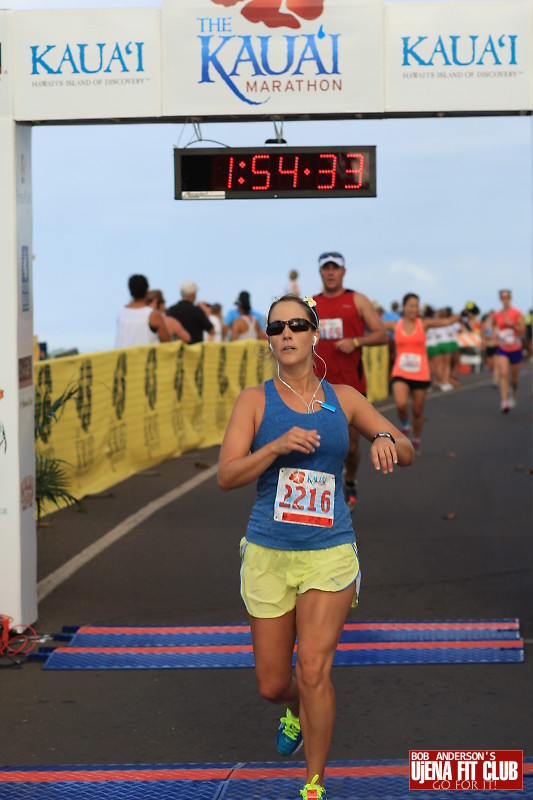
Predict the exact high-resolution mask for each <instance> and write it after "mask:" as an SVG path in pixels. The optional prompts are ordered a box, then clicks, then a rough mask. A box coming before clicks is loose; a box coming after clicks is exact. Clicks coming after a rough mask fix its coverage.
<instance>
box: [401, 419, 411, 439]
mask: <svg viewBox="0 0 533 800" xmlns="http://www.w3.org/2000/svg"><path fill="white" fill-rule="evenodd" d="M410 431H411V426H410V425H409V423H408V422H402V433H403V435H404V436H409V433H410Z"/></svg>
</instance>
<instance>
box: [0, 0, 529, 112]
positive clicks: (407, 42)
mask: <svg viewBox="0 0 533 800" xmlns="http://www.w3.org/2000/svg"><path fill="white" fill-rule="evenodd" d="M532 42H533V5H532V3H531V2H530V0H505V2H504V1H503V0H502V1H501V2H499V1H498V0H490V2H489V0H488V1H487V2H472V1H471V0H465V2H459V1H458V2H451V0H446V1H444V2H431V3H383V2H382V0H350V2H348V0H283V2H282V0H276V2H274V0H269V2H265V0H179V2H177V0H162V8H161V9H112V10H87V11H46V12H45V11H38V12H35V11H31V12H30V11H25V12H24V11H21V12H0V118H2V117H8V118H13V119H15V120H16V121H18V122H26V121H27V122H39V121H43V122H45V121H58V122H60V121H62V120H64V121H69V120H78V121H84V120H131V119H138V120H142V119H147V118H149V119H158V118H159V119H161V118H162V119H170V118H173V119H187V118H190V117H200V118H204V119H213V118H221V119H235V118H243V117H251V118H254V117H272V116H279V117H284V116H285V117H289V116H290V117H295V116H298V115H300V116H302V117H306V118H312V117H315V118H316V117H325V118H327V117H334V116H335V115H338V116H350V115H361V116H384V117H386V116H389V115H395V114H398V115H400V116H401V115H411V114H436V113H473V114H475V113H491V112H495V113H500V112H506V111H508V112H520V111H531V108H532V106H533V58H532V49H533V48H532ZM10 62H11V63H10Z"/></svg>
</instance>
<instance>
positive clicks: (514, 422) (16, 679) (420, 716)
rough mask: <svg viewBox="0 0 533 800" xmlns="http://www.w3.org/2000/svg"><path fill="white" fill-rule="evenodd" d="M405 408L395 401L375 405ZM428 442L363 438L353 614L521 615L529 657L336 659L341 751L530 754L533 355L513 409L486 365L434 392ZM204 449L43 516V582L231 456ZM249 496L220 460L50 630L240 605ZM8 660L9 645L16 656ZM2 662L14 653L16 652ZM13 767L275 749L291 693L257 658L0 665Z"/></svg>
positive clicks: (86, 584)
mask: <svg viewBox="0 0 533 800" xmlns="http://www.w3.org/2000/svg"><path fill="white" fill-rule="evenodd" d="M380 405H381V407H384V408H385V411H384V413H385V414H386V415H388V416H390V418H391V419H392V420H396V416H395V412H394V411H393V409H392V408H391V405H390V403H388V404H387V403H385V404H383V403H382V404H380ZM426 411H427V421H426V427H425V430H424V434H423V440H422V446H423V454H422V456H421V457H420V458H417V459H416V462H415V464H414V465H413V466H412V467H410V468H409V469H398V470H395V472H394V474H393V475H392V476H387V477H384V476H382V475H378V474H377V473H375V471H374V470H373V469H372V468H371V465H370V462H369V460H368V458H367V451H368V448H367V447H366V446H365V449H364V457H363V463H362V466H361V469H360V478H359V494H360V503H359V506H358V508H357V510H356V513H355V517H354V519H355V525H356V533H357V538H358V544H359V551H360V557H361V562H362V572H363V584H362V593H361V602H360V606H359V608H358V609H357V611H355V612H353V614H352V616H353V618H354V619H357V620H405V619H486V618H493V617H518V618H519V619H520V626H521V633H522V635H523V636H524V638H525V639H526V659H525V663H523V664H478V665H476V664H472V665H466V664H463V665H461V664H459V665H443V664H440V665H405V666H394V665H390V666H364V667H337V668H335V669H334V670H333V681H334V684H335V688H336V692H337V705H338V708H337V725H336V729H335V735H334V740H333V744H332V749H331V752H330V759H331V760H337V759H350V760H352V759H384V758H393V759H397V758H401V759H403V758H407V756H408V750H409V749H412V748H455V749H463V748H476V749H482V748H484V749H487V748H490V749H523V750H524V755H529V756H533V724H532V718H533V536H532V505H531V496H532V495H531V480H532V477H531V468H532V466H533V463H532V452H531V442H532V436H531V434H532V418H531V368H530V367H529V366H528V367H525V368H524V370H523V373H522V377H521V391H520V396H519V401H518V406H517V408H516V409H515V410H514V411H512V412H511V413H510V414H509V415H502V414H501V413H500V411H499V404H498V398H497V392H496V391H495V390H494V389H492V388H491V386H490V381H489V378H488V377H487V376H486V375H472V376H467V377H466V378H465V380H464V384H463V387H462V388H460V389H457V390H455V391H454V392H449V393H447V394H441V393H432V394H431V395H430V396H429V399H428V403H427V407H426ZM217 455H218V449H217V448H211V449H208V450H202V451H196V452H194V453H189V454H187V455H185V456H183V457H181V458H179V459H176V460H174V461H170V462H166V463H164V464H161V465H159V466H158V467H156V468H154V469H153V470H150V471H148V472H146V473H141V474H139V475H136V476H134V477H133V478H131V479H129V480H127V481H125V482H123V483H122V484H119V485H117V486H115V487H113V489H111V490H110V491H109V492H107V493H104V494H103V495H101V496H98V497H89V498H87V499H86V501H85V504H84V505H85V512H84V513H78V512H76V511H75V510H72V509H67V510H64V511H62V512H59V513H56V514H54V515H52V516H50V517H48V518H47V521H48V522H50V524H51V526H50V527H49V528H42V529H40V530H39V532H38V537H39V548H38V551H39V581H42V580H43V579H44V578H46V577H47V576H49V575H50V574H51V573H53V572H54V570H56V569H58V568H59V567H60V566H61V565H62V564H64V563H65V562H68V561H69V559H71V558H72V557H74V556H75V555H76V554H78V553H80V552H81V551H83V550H84V548H86V547H87V546H88V545H90V544H91V543H94V542H97V541H99V540H100V539H101V537H102V536H103V535H104V534H106V533H107V532H108V531H110V530H111V529H113V528H115V526H117V525H119V523H121V522H122V521H123V520H124V519H125V518H127V517H129V516H130V515H132V514H133V513H134V512H136V511H139V510H140V509H143V508H144V507H145V506H146V504H147V503H149V502H151V501H153V500H154V499H156V498H160V497H162V496H164V495H165V494H166V493H167V492H169V491H171V490H173V489H175V488H176V487H178V486H180V485H182V484H184V483H185V482H186V481H188V480H190V479H191V478H195V477H197V476H200V475H203V476H205V475H206V468H208V467H209V466H212V465H214V464H216V460H217ZM253 497H254V488H253V487H247V488H245V489H241V490H238V491H234V492H230V493H229V494H223V493H222V492H220V491H219V489H218V487H217V484H216V479H215V478H214V477H212V476H211V477H209V479H208V480H205V481H203V482H202V483H201V484H200V485H198V486H197V487H196V488H195V489H193V490H192V491H189V492H187V493H185V494H183V495H182V496H181V497H180V498H179V499H177V500H175V501H174V502H171V503H167V504H166V505H163V506H162V507H161V508H160V510H158V511H157V512H156V513H154V514H153V515H152V516H150V517H149V518H148V519H146V520H145V521H143V522H141V523H140V524H138V525H136V526H135V527H133V528H132V529H131V531H130V532H129V533H127V534H126V535H124V536H123V537H122V538H121V539H120V540H118V541H116V542H115V543H114V544H112V545H111V546H109V547H108V548H107V549H105V550H103V551H102V552H101V553H100V554H99V555H97V556H96V557H95V558H93V559H92V560H90V561H89V562H88V563H86V564H85V565H84V566H82V567H81V568H79V569H78V570H77V571H76V572H75V573H74V574H73V575H72V576H71V577H70V578H68V579H67V580H65V581H64V582H62V583H60V584H59V585H57V587H56V588H54V589H53V590H52V591H50V593H49V594H47V596H46V597H44V599H43V600H42V601H41V602H40V606H39V619H38V622H37V625H36V627H37V629H38V632H39V633H41V634H44V633H49V634H54V633H56V632H58V631H60V630H61V628H62V627H63V625H82V624H86V623H106V624H109V623H115V624H120V623H123V624H130V625H138V624H143V623H145V624H167V625H177V624H186V623H198V624H200V623H202V624H204V623H231V622H237V621H245V619H246V616H245V612H244V607H243V606H242V602H241V600H240V596H239V588H238V570H239V556H238V544H239V540H240V537H241V536H242V534H243V531H244V529H245V525H246V520H247V517H248V513H249V510H250V508H251V505H252V502H253ZM4 661H5V660H4ZM4 661H3V662H2V663H4ZM0 681H1V685H2V692H1V694H2V720H3V721H2V725H1V726H0V754H1V755H0V759H1V761H2V763H3V764H4V765H9V766H22V765H28V766H31V765H39V764H41V765H61V764H101V765H108V764H116V763H120V764H123V763H128V764H135V763H144V764H155V763H183V762H195V763H196V762H201V763H208V762H209V763H212V762H221V761H233V762H234V761H276V760H277V759H278V756H277V754H276V751H275V747H274V737H275V730H276V727H277V719H278V717H279V713H278V709H277V708H275V707H273V706H270V705H268V704H267V703H266V702H265V701H263V700H261V698H259V696H258V693H257V690H256V685H255V679H254V674H253V671H252V670H249V669H215V670H207V669H198V670H195V669H192V670H157V671H153V670H146V671H143V670H129V671H125V670H121V671H43V670H42V665H41V664H40V663H38V662H26V663H24V664H23V665H22V667H21V668H6V669H2V670H1V671H0Z"/></svg>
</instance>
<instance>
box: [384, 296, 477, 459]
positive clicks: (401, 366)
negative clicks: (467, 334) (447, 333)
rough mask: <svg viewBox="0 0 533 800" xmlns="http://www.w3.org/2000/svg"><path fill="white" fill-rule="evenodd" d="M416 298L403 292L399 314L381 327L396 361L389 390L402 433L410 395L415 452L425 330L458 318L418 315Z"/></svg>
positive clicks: (425, 376) (425, 384)
mask: <svg viewBox="0 0 533 800" xmlns="http://www.w3.org/2000/svg"><path fill="white" fill-rule="evenodd" d="M419 302H420V300H419V297H418V295H417V294H412V293H410V294H406V295H405V297H404V298H403V316H402V318H401V319H400V320H399V321H398V322H394V321H390V322H385V327H386V328H388V329H389V330H393V331H394V341H395V343H396V360H395V362H394V366H393V368H392V378H391V382H392V392H393V395H394V402H395V403H396V410H397V411H398V416H399V417H400V422H401V424H402V433H403V434H405V435H406V436H407V435H408V434H409V431H410V429H411V426H410V425H409V392H411V396H412V408H413V438H412V439H411V441H412V443H413V447H414V450H415V453H416V454H417V455H420V434H421V433H422V426H423V424H424V403H425V401H426V393H427V390H428V388H429V385H430V382H431V381H430V377H431V376H430V371H429V361H428V357H427V349H426V331H427V330H428V329H429V328H442V327H444V326H446V325H451V324H452V323H453V322H457V321H459V320H460V319H461V314H454V315H453V316H451V317H445V318H444V319H432V318H431V317H424V319H421V318H420V317H419Z"/></svg>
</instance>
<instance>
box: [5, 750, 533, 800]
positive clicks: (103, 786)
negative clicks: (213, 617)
mask: <svg viewBox="0 0 533 800" xmlns="http://www.w3.org/2000/svg"><path fill="white" fill-rule="evenodd" d="M523 771H524V788H523V790H521V791H505V792H502V793H501V794H502V796H504V797H505V798H506V800H532V799H533V759H531V758H526V759H524V770H523ZM408 774H409V773H408V763H407V761H349V762H331V763H330V764H329V765H328V768H327V773H326V782H325V783H326V789H327V792H328V797H329V798H331V800H354V798H355V797H357V798H358V800H376V798H387V799H388V800H412V798H413V793H412V792H410V791H409V779H408ZM304 776H305V771H304V765H303V764H302V763H301V762H300V763H295V764H280V763H276V764H196V765H194V764H183V765H156V766H149V765H146V766H144V765H124V766H112V767H102V766H88V767H87V766H69V767H32V768H24V767H22V768H17V767H10V768H4V769H0V800H14V799H15V798H16V800H254V798H257V800H295V798H296V797H298V796H299V790H300V789H301V787H302V784H303V781H304ZM436 797H437V794H436V793H435V792H434V791H423V790H422V791H417V792H416V800H436ZM472 797H473V795H472V792H469V791H439V792H438V798H439V800H443V798H446V800H471V798H472Z"/></svg>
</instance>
